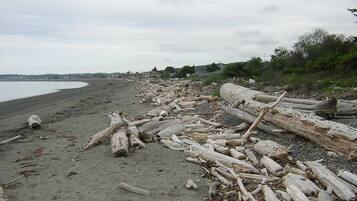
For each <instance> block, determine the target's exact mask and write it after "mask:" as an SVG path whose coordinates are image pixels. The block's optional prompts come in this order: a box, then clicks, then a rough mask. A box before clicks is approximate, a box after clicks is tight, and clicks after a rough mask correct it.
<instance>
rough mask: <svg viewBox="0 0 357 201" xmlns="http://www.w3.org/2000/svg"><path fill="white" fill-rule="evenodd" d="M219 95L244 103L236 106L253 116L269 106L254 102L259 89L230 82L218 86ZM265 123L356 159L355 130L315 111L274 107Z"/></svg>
mask: <svg viewBox="0 0 357 201" xmlns="http://www.w3.org/2000/svg"><path fill="white" fill-rule="evenodd" d="M220 94H221V97H222V98H223V99H224V100H226V101H227V102H229V103H231V104H237V103H240V102H244V106H242V105H240V106H239V108H240V109H242V110H244V111H246V112H249V113H251V114H253V115H258V114H259V113H260V112H261V110H262V109H263V108H266V107H268V106H269V105H267V104H265V103H261V102H257V101H255V97H256V96H258V95H265V94H264V93H262V92H259V91H255V90H250V89H248V88H245V87H242V86H238V85H235V84H231V83H226V84H224V85H223V86H222V87H221V89H220ZM264 119H265V120H266V121H268V122H269V123H271V124H273V125H275V126H277V127H279V128H282V129H285V130H287V131H290V132H293V133H295V134H297V135H300V136H303V137H306V138H308V139H310V140H312V141H314V142H315V143H317V144H320V145H321V146H323V147H324V148H326V149H328V150H332V151H334V152H337V153H340V154H343V155H345V156H347V157H350V158H352V159H355V158H357V143H356V140H357V129H356V128H353V127H350V126H347V125H344V124H341V123H337V122H333V121H329V120H326V119H323V118H321V117H319V116H316V115H315V114H306V113H303V112H300V111H296V110H293V109H290V108H281V107H277V108H275V109H274V110H272V111H271V112H269V113H268V114H267V115H266V116H265V118H264Z"/></svg>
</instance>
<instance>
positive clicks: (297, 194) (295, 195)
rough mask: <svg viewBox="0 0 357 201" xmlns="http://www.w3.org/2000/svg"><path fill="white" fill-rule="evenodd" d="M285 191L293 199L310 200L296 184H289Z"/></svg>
mask: <svg viewBox="0 0 357 201" xmlns="http://www.w3.org/2000/svg"><path fill="white" fill-rule="evenodd" d="M286 192H287V193H288V194H289V196H290V197H291V198H292V199H293V200H294V201H310V200H309V198H307V197H306V196H305V194H304V193H303V192H302V191H301V190H300V189H299V188H298V187H296V186H294V185H290V186H288V187H286Z"/></svg>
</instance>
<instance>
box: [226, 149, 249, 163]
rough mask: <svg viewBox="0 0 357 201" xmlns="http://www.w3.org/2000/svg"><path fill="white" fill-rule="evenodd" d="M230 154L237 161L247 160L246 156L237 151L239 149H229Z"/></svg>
mask: <svg viewBox="0 0 357 201" xmlns="http://www.w3.org/2000/svg"><path fill="white" fill-rule="evenodd" d="M229 153H230V155H231V156H232V157H233V158H236V159H239V160H242V159H245V158H247V156H246V155H244V154H242V153H241V152H239V151H237V149H235V148H231V149H229Z"/></svg>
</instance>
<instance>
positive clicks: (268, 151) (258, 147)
mask: <svg viewBox="0 0 357 201" xmlns="http://www.w3.org/2000/svg"><path fill="white" fill-rule="evenodd" d="M254 151H256V152H258V153H259V154H261V155H263V156H268V157H270V158H278V159H286V157H287V156H288V149H287V148H286V147H285V146H283V145H280V144H278V143H276V142H274V141H271V140H261V141H259V142H258V143H256V144H255V145H254Z"/></svg>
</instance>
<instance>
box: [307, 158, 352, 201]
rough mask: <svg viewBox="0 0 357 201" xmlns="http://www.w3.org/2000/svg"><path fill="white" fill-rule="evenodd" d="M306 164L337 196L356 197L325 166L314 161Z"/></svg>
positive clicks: (348, 198) (343, 197)
mask: <svg viewBox="0 0 357 201" xmlns="http://www.w3.org/2000/svg"><path fill="white" fill-rule="evenodd" d="M306 164H307V166H308V167H309V168H310V169H311V171H312V172H313V173H314V175H316V177H317V179H318V180H319V181H320V182H321V183H322V184H323V185H325V186H326V187H328V188H331V189H332V191H333V192H334V193H335V194H336V195H337V196H338V197H339V198H341V199H342V200H355V199H356V198H357V197H356V194H355V193H354V192H353V191H352V190H351V189H350V188H349V187H348V186H346V185H345V184H344V183H343V182H342V181H341V180H340V178H338V177H337V176H336V175H335V174H334V173H333V172H331V171H330V170H328V169H327V168H326V167H325V166H323V165H321V164H320V163H318V162H315V161H307V162H306Z"/></svg>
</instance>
